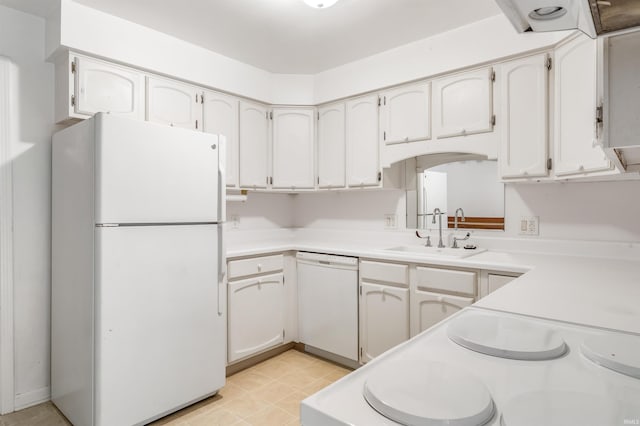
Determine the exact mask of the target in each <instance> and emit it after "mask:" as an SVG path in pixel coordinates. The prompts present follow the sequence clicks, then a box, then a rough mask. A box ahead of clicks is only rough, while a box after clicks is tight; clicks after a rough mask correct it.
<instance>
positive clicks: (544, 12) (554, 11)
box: [529, 6, 567, 21]
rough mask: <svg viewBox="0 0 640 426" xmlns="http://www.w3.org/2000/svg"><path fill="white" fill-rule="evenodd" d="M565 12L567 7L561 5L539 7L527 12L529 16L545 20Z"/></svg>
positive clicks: (557, 16) (562, 14)
mask: <svg viewBox="0 0 640 426" xmlns="http://www.w3.org/2000/svg"><path fill="white" fill-rule="evenodd" d="M566 13H567V9H565V8H564V7H562V6H548V7H540V8H538V9H535V10H534V11H532V12H531V13H529V18H531V19H536V20H538V21H546V20H549V19H556V18H559V17H561V16H564V15H565V14H566Z"/></svg>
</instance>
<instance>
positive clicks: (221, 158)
mask: <svg viewBox="0 0 640 426" xmlns="http://www.w3.org/2000/svg"><path fill="white" fill-rule="evenodd" d="M226 160H227V139H226V138H225V137H224V136H223V135H218V197H219V199H218V221H219V224H218V274H219V277H218V316H222V314H223V303H224V300H223V299H224V298H225V297H224V296H225V291H224V290H225V284H226V276H227V256H226V247H225V244H224V225H223V224H224V222H225V220H226V219H227V218H226V215H227V196H226V190H227V182H226V178H227V170H226V167H225V166H226Z"/></svg>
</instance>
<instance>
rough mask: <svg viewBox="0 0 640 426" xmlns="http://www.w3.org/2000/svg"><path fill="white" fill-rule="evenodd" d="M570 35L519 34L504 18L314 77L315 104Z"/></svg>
mask: <svg viewBox="0 0 640 426" xmlns="http://www.w3.org/2000/svg"><path fill="white" fill-rule="evenodd" d="M570 34H571V32H570V31H560V32H548V33H527V34H518V33H516V31H515V30H514V29H513V27H512V26H511V24H510V23H509V21H508V20H507V18H506V17H504V15H502V14H500V15H497V16H493V17H490V18H487V19H483V20H481V21H478V22H474V23H472V24H469V25H465V26H463V27H460V28H456V29H453V30H451V31H447V32H444V33H442V34H438V35H435V36H433V37H429V38H426V39H423V40H418V41H416V42H413V43H409V44H406V45H404V46H400V47H397V48H395V49H391V50H388V51H385V52H382V53H379V54H377V55H373V56H369V57H367V58H364V59H361V60H358V61H354V62H350V63H348V64H345V65H342V66H339V67H336V68H333V69H330V70H327V71H324V72H321V73H319V74H316V75H315V83H314V90H315V102H316V103H322V102H327V101H330V100H333V99H338V98H343V97H347V96H352V95H355V94H358V93H363V92H367V91H371V90H376V89H379V88H382V87H387V86H391V85H395V84H398V83H402V82H406V81H411V80H417V79H421V78H425V77H429V76H432V75H436V74H440V73H444V72H447V71H451V70H455V69H459V68H464V67H469V66H471V65H475V64H481V63H485V62H491V61H495V60H497V59H500V58H506V57H509V56H512V55H515V54H518V53H522V52H526V51H529V50H535V49H540V48H543V47H545V46H550V45H553V44H555V43H557V42H559V41H560V40H562V39H563V38H565V37H567V36H568V35H570Z"/></svg>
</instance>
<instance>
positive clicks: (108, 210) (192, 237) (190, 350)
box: [51, 114, 226, 426]
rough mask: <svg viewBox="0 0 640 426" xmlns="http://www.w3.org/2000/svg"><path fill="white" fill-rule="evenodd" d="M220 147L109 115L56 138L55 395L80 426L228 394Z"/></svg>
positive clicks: (214, 140)
mask: <svg viewBox="0 0 640 426" xmlns="http://www.w3.org/2000/svg"><path fill="white" fill-rule="evenodd" d="M221 139H222V138H221V137H220V138H219V137H218V136H215V135H209V134H204V133H197V132H193V131H188V130H183V129H178V128H171V127H165V126H161V125H157V124H153V123H148V122H142V121H135V120H131V119H126V118H122V117H118V116H112V115H109V114H97V115H96V116H95V117H94V118H91V119H88V120H85V121H83V122H81V123H79V124H76V125H74V126H72V127H70V128H67V129H65V130H62V131H60V132H58V133H56V134H55V135H54V137H53V154H52V155H53V158H52V161H53V162H52V172H53V178H52V182H53V187H52V197H53V199H52V221H53V222H52V227H53V234H52V240H53V241H52V330H51V392H52V400H53V402H54V404H55V405H56V406H57V407H58V408H59V409H60V411H62V413H63V414H64V415H65V416H66V417H67V418H68V419H69V420H70V421H71V422H72V423H73V424H74V425H75V426H93V425H95V426H113V425H118V426H125V425H138V424H145V423H148V422H150V421H152V420H154V419H157V418H159V417H162V416H164V415H166V414H168V413H170V412H172V411H175V410H177V409H180V408H182V407H184V406H186V405H189V404H191V403H193V402H195V401H197V400H200V399H203V398H205V397H207V396H210V395H213V394H215V393H216V392H217V391H218V390H219V389H220V388H221V387H222V386H223V385H224V383H225V352H226V349H225V341H226V336H225V322H224V316H223V306H224V305H223V302H224V301H225V300H226V294H225V287H224V285H222V281H223V278H224V273H225V259H224V249H223V246H222V222H223V221H224V216H225V211H224V207H225V203H224V201H221V200H224V190H225V183H224V175H225V174H224V170H223V167H222V163H221V162H220V161H221V159H224V158H225V156H224V152H223V151H222V152H221V150H223V149H224V146H223V145H224V141H223V140H221ZM221 142H222V143H221Z"/></svg>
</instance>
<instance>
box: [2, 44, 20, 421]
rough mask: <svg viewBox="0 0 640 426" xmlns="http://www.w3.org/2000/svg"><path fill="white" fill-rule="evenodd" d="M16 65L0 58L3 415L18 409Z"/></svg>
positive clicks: (4, 58)
mask: <svg viewBox="0 0 640 426" xmlns="http://www.w3.org/2000/svg"><path fill="white" fill-rule="evenodd" d="M14 73H15V65H14V64H13V63H12V62H11V60H10V59H9V58H7V57H4V56H0V414H6V413H11V412H13V411H14V406H15V395H14V394H15V389H14V380H15V371H14V328H13V326H14V324H13V323H14V318H13V308H14V306H13V305H14V303H13V302H14V301H13V286H14V282H13V278H14V276H13V170H12V161H13V160H12V156H11V136H12V134H13V131H14V129H13V128H12V126H11V125H12V123H11V111H12V110H13V108H14V107H17V105H14V103H15V102H14V101H15V96H14V95H15V94H14V93H13V92H12V83H13V78H12V77H13V75H15V74H14Z"/></svg>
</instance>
